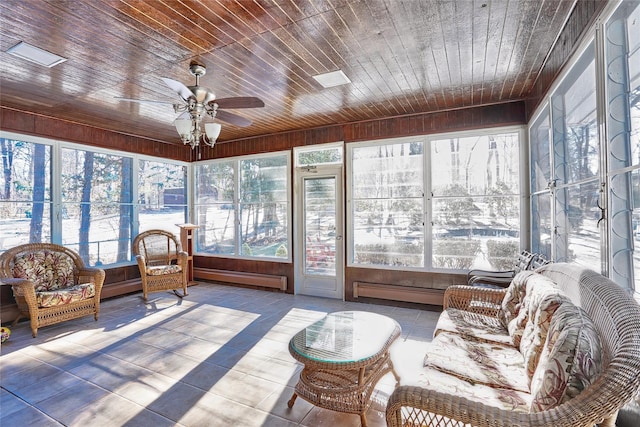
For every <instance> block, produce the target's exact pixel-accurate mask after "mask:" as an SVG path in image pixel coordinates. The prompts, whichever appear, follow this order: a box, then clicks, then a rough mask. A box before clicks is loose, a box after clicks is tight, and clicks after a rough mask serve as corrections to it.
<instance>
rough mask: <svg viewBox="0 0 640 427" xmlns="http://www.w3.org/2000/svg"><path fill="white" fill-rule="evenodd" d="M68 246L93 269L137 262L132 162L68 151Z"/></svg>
mask: <svg viewBox="0 0 640 427" xmlns="http://www.w3.org/2000/svg"><path fill="white" fill-rule="evenodd" d="M61 157H62V165H61V168H62V176H61V193H62V244H63V245H65V246H68V247H70V248H72V249H74V250H76V251H77V252H78V253H79V254H80V256H81V257H82V258H83V260H84V261H85V263H87V265H105V264H113V263H117V262H126V261H129V260H130V259H131V256H130V247H131V218H132V213H131V208H132V194H133V189H132V186H131V182H132V179H131V178H132V164H133V161H132V159H131V158H129V157H121V156H116V155H108V154H102V153H94V152H92V151H81V150H73V149H62V150H61Z"/></svg>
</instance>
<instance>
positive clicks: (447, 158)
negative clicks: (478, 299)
mask: <svg viewBox="0 0 640 427" xmlns="http://www.w3.org/2000/svg"><path fill="white" fill-rule="evenodd" d="M430 146H431V182H432V194H433V202H432V211H433V217H432V222H433V240H432V241H433V255H432V262H433V267H435V268H453V269H470V268H482V267H487V268H494V269H505V268H510V267H511V266H512V265H513V260H514V259H515V257H516V256H517V254H518V252H519V251H520V168H519V164H520V163H519V156H520V153H519V133H518V132H513V133H497V134H490V135H479V136H469V137H464V138H455V137H453V138H446V139H437V140H434V141H431V143H430Z"/></svg>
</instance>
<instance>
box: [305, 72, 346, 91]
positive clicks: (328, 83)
mask: <svg viewBox="0 0 640 427" xmlns="http://www.w3.org/2000/svg"><path fill="white" fill-rule="evenodd" d="M313 78H314V79H316V81H317V82H318V83H320V84H321V85H322V87H324V88H329V87H334V86H340V85H346V84H349V83H351V80H349V77H347V76H346V75H345V74H344V73H343V72H342V70H337V71H332V72H330V73H324V74H318V75H317V76H313Z"/></svg>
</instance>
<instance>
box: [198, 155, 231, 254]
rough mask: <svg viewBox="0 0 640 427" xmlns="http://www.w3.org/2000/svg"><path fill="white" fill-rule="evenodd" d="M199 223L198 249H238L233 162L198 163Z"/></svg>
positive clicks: (217, 251) (213, 251)
mask: <svg viewBox="0 0 640 427" xmlns="http://www.w3.org/2000/svg"><path fill="white" fill-rule="evenodd" d="M195 176H196V207H195V211H196V223H197V224H198V225H199V226H200V228H198V230H197V231H196V233H197V236H198V240H197V242H198V251H199V252H203V253H209V254H226V255H232V254H234V253H235V246H236V244H235V242H236V236H235V232H236V226H235V223H236V220H235V207H234V196H233V195H234V185H235V184H234V181H235V178H234V177H235V172H234V162H232V161H219V162H215V163H208V164H202V165H197V166H196V174H195Z"/></svg>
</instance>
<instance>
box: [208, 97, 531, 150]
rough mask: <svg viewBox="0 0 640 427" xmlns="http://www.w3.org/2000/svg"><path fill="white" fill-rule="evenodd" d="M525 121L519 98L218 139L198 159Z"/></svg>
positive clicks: (522, 104) (453, 130) (479, 127)
mask: <svg viewBox="0 0 640 427" xmlns="http://www.w3.org/2000/svg"><path fill="white" fill-rule="evenodd" d="M524 124H526V116H525V104H524V102H522V101H516V102H508V103H504V104H494V105H486V106H479V107H470V108H463V109H458V110H450V111H441V112H437V113H424V114H414V115H409V116H401V117H393V118H389V119H383V120H370V121H364V122H356V123H346V124H336V125H334V126H326V127H322V128H316V129H305V130H299V131H293V132H286V133H280V134H274V135H266V136H261V137H256V138H246V139H240V140H235V141H229V142H225V143H218V144H216V146H215V147H214V148H209V147H203V148H201V149H200V150H201V151H200V153H199V155H198V159H199V160H208V159H216V158H224V157H233V156H243V155H250V154H259V153H268V152H273V151H282V150H290V149H292V148H293V147H299V146H305V145H313V144H322V143H328V142H336V141H344V142H346V143H349V142H356V141H367V140H376V139H384V138H398V137H403V136H415V135H428V134H434V133H443V132H456V131H463V130H470V129H482V128H490V127H497V126H509V125H524Z"/></svg>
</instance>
